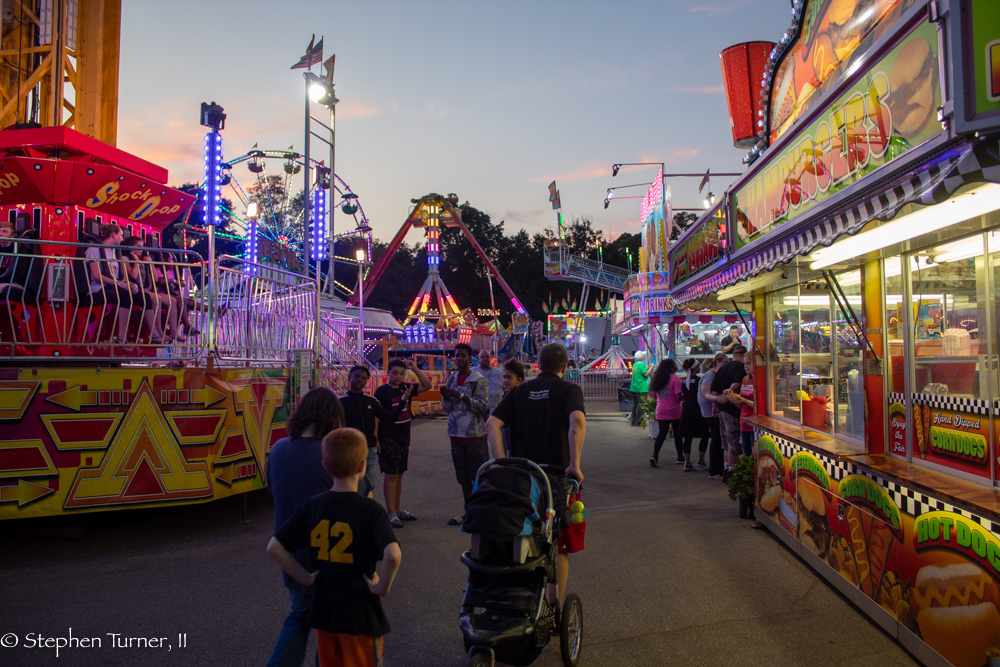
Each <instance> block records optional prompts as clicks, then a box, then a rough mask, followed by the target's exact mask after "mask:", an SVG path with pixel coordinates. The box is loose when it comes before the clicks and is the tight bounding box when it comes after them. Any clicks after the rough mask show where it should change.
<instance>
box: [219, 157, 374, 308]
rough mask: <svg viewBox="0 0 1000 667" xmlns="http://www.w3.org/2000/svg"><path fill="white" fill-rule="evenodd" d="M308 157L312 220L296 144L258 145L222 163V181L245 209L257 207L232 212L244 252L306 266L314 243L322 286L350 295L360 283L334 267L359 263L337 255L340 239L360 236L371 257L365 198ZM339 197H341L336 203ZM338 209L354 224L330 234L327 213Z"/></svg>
mask: <svg viewBox="0 0 1000 667" xmlns="http://www.w3.org/2000/svg"><path fill="white" fill-rule="evenodd" d="M309 162H310V167H311V169H310V170H309V171H311V172H312V173H313V183H312V188H313V189H312V197H311V198H312V200H313V201H312V206H311V207H310V212H311V216H310V217H311V219H310V220H308V221H307V220H306V216H305V214H304V206H303V200H302V198H303V192H304V187H303V185H304V181H305V174H306V172H305V171H304V170H303V167H304V166H305V156H304V155H302V154H300V153H297V152H295V151H294V150H293V149H292V148H289V149H287V150H261V149H258V148H257V147H256V145H255V146H254V147H253V148H252V149H251V150H250V151H248V152H247V153H245V154H243V155H240V156H239V157H236V158H233V159H231V160H227V161H226V162H225V163H223V165H222V168H223V183H224V184H225V185H228V186H229V187H230V190H231V192H232V193H233V194H234V195H235V197H236V198H237V199H238V200H239V201H240V202H241V203H242V204H243V206H244V208H245V209H248V210H250V211H251V212H253V211H255V214H254V215H249V214H247V215H245V216H241V215H239V214H237V213H236V212H235V211H230V212H229V213H230V215H231V216H232V217H233V219H234V220H235V221H236V223H237V227H238V231H239V233H240V234H241V235H242V236H243V237H244V239H245V241H246V251H245V253H244V256H245V257H246V258H247V259H248V260H249V261H256V262H260V263H262V264H267V265H274V266H277V267H279V268H283V269H286V270H290V271H296V272H302V271H304V270H305V267H306V265H308V264H309V262H308V261H307V258H306V257H305V249H306V246H307V245H309V246H310V247H311V248H312V251H311V253H310V255H311V257H310V258H308V259H311V260H312V261H313V262H314V265H313V266H314V267H316V270H319V271H320V272H321V278H320V279H321V282H322V290H323V292H324V293H328V294H331V295H333V294H334V293H335V290H338V289H339V290H340V293H341V294H342V295H343V296H348V295H350V294H352V293H353V292H354V291H355V288H351V287H348V286H346V285H343V284H341V283H339V282H337V280H336V278H335V276H334V270H333V267H334V266H335V265H336V263H337V262H341V263H350V264H356V260H355V259H353V258H348V257H338V256H337V255H336V253H335V250H336V242H337V241H338V240H340V239H345V240H350V239H359V240H360V241H361V243H363V244H364V246H365V248H366V250H367V253H366V256H369V257H370V256H371V247H372V235H371V227H370V226H369V224H368V218H367V216H366V215H365V211H364V208H363V207H362V206H361V200H360V198H359V197H358V195H357V194H355V192H354V191H353V190H351V187H350V186H349V185H348V184H347V183H345V182H344V180H343V179H342V178H341V177H340V176H339V175H337V174H335V173H333V172H332V171H331V170H330V168H329V167H327V166H326V165H325V164H324V163H323V162H322V161H319V160H314V159H310V160H309ZM240 167H243V168H244V169H240ZM337 198H339V201H338V202H337V203H336V204H334V202H333V200H334V199H337ZM252 205H255V206H252ZM338 209H339V210H340V211H341V212H342V213H343V214H345V215H347V216H350V217H351V219H352V220H353V225H352V226H350V227H349V228H348V229H347V230H346V231H343V232H340V233H339V234H336V235H335V236H331V235H330V234H329V233H328V231H327V228H326V215H327V214H328V215H329V216H330V218H331V219H332V217H333V215H334V211H335V210H338ZM314 221H319V222H314ZM307 236H308V238H309V240H310V243H309V244H307V243H306V238H307ZM324 265H325V272H324V270H323V268H322V267H323V266H324Z"/></svg>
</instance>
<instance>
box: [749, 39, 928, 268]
mask: <svg viewBox="0 0 1000 667" xmlns="http://www.w3.org/2000/svg"><path fill="white" fill-rule="evenodd" d="M935 30H936V29H935V27H934V25H933V24H930V23H924V24H921V25H920V26H918V27H917V28H916V29H914V31H913V32H912V33H910V35H909V36H907V37H906V39H904V40H903V42H902V43H900V44H899V45H898V46H897V47H896V48H895V49H893V50H892V51H891V52H890V53H889V54H888V55H887V56H886V57H885V58H883V59H882V60H881V61H879V62H878V63H877V64H876V65H875V66H874V67H872V69H871V70H870V71H869V72H868V73H867V74H866V75H865V76H864V77H862V78H861V79H860V80H859V81H857V82H856V83H855V84H854V86H852V87H851V88H850V89H849V90H848V91H847V92H845V93H844V94H843V95H842V96H841V97H840V98H839V99H837V100H836V101H834V102H833V104H831V105H830V107H829V109H828V110H827V112H826V113H825V114H823V115H821V116H820V117H819V118H817V119H816V120H814V121H813V122H812V124H810V125H809V126H807V127H805V128H803V129H802V130H801V131H800V132H799V133H798V134H797V135H796V136H795V137H794V138H793V139H792V140H791V141H790V142H789V143H788V144H787V145H785V147H784V148H783V149H782V150H781V152H779V153H777V154H776V155H774V156H772V157H771V158H770V159H769V160H768V161H767V162H765V164H764V165H763V166H762V168H761V169H758V170H757V173H756V175H755V177H754V178H753V179H752V180H751V181H750V182H748V183H747V184H746V185H745V186H744V187H742V188H741V189H740V190H739V191H738V192H737V193H736V197H735V202H734V204H735V212H736V216H735V217H736V220H735V227H736V230H735V231H736V234H735V246H736V247H735V249H736V250H739V249H740V248H742V247H745V246H747V245H749V244H750V243H753V242H754V241H756V240H758V239H760V238H762V237H764V236H766V235H767V234H769V233H770V232H772V231H774V230H775V229H777V228H778V227H780V226H782V225H784V224H787V223H788V222H790V221H791V220H793V219H794V218H795V217H797V216H799V215H801V214H802V213H805V212H806V211H808V210H809V209H811V208H813V207H814V206H816V205H817V204H819V203H820V202H822V201H824V200H826V199H828V198H829V197H831V196H833V195H835V194H836V193H838V192H840V191H841V190H843V189H845V188H847V187H849V186H851V185H853V184H854V183H857V182H858V181H860V180H862V179H863V178H864V177H865V176H867V175H868V174H869V173H871V172H872V171H874V170H876V169H878V168H879V167H881V166H882V165H884V164H886V163H888V162H890V161H891V160H893V159H895V158H897V157H899V156H900V155H903V154H904V153H906V152H908V151H910V150H912V149H913V148H914V147H915V146H917V145H919V144H920V143H922V142H923V141H925V140H926V139H928V138H930V137H931V136H933V135H934V134H935V133H937V132H938V131H939V130H940V126H939V125H937V123H935V122H934V113H933V112H934V110H935V109H936V108H937V107H938V106H939V105H940V100H941V91H940V82H939V81H938V77H937V72H938V53H937V34H936V31H935Z"/></svg>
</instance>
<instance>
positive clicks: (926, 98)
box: [887, 37, 937, 140]
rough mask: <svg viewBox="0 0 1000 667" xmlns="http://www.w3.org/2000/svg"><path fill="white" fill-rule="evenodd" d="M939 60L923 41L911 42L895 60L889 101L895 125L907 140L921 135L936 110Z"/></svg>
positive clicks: (897, 130) (891, 74) (890, 82)
mask: <svg viewBox="0 0 1000 667" xmlns="http://www.w3.org/2000/svg"><path fill="white" fill-rule="evenodd" d="M936 76H937V57H936V56H935V54H934V52H933V51H932V50H931V46H930V44H928V43H927V40H926V39H923V38H922V37H918V38H914V39H911V40H910V41H909V42H908V43H907V44H906V45H905V46H904V47H903V48H902V49H900V50H899V54H898V55H897V56H896V62H894V63H893V65H892V71H891V72H890V73H889V90H890V91H891V92H890V93H889V95H888V97H887V99H888V102H889V112H890V113H891V114H892V124H893V127H894V128H895V130H896V132H897V133H899V134H900V135H902V136H903V138H904V139H907V140H911V139H913V138H914V137H916V136H917V135H918V134H920V131H921V130H923V129H924V126H926V125H927V122H928V121H929V120H930V119H931V116H932V115H933V114H932V111H933V110H934V79H935V77H936Z"/></svg>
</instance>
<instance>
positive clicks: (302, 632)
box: [267, 387, 369, 665]
mask: <svg viewBox="0 0 1000 667" xmlns="http://www.w3.org/2000/svg"><path fill="white" fill-rule="evenodd" d="M343 425H344V409H343V408H342V407H341V405H340V400H339V399H338V398H337V395H336V394H334V393H333V392H332V391H330V390H329V389H327V388H326V387H317V388H316V389H312V390H310V391H309V393H307V394H306V395H305V396H303V397H302V398H300V399H299V402H298V405H296V406H295V412H293V413H292V416H291V417H289V419H288V437H287V438H282V439H281V440H279V441H278V442H276V443H275V444H274V447H273V448H272V449H271V454H270V456H269V457H268V461H267V485H268V487H269V488H270V489H271V495H272V496H273V497H274V530H275V532H277V531H278V529H279V528H281V526H282V525H284V523H285V521H287V520H288V518H289V517H290V516H291V515H292V513H293V512H295V510H296V509H297V508H298V506H299V505H301V504H302V503H303V502H304V501H306V500H308V499H309V498H311V497H312V496H315V495H316V494H319V493H323V492H325V491H329V490H330V489H331V488H332V487H333V478H332V477H331V476H330V473H328V472H327V471H326V469H325V468H324V467H323V452H322V449H321V444H320V443H321V442H322V441H323V438H324V437H325V436H326V434H327V433H329V432H330V431H332V430H334V429H337V428H340V427H342V426H343ZM362 484H364V482H363V481H362ZM358 491H359V493H360V492H361V491H362V489H361V488H360V486H359V488H358ZM368 491H369V489H367V488H365V489H364V493H363V494H362V495H368ZM295 558H296V560H298V561H299V563H301V564H302V565H304V566H307V567H308V563H309V552H308V550H302V551H300V552H298V553H296V554H295ZM282 576H283V577H284V578H285V587H286V588H288V594H289V595H290V596H291V598H292V610H291V611H290V612H289V614H288V617H287V618H286V619H285V625H284V627H283V628H282V629H281V635H280V636H279V637H278V643H277V644H276V645H275V647H274V652H273V653H272V654H271V659H270V660H269V661H268V662H267V664H268V665H301V664H302V662H303V660H305V655H306V644H307V642H308V641H309V632H310V628H309V623H308V618H309V607H310V606H311V605H312V591H311V590H310V589H308V588H306V587H304V586H302V585H301V584H299V583H298V582H296V581H295V580H294V579H292V578H291V577H289V576H288V575H287V574H283V575H282Z"/></svg>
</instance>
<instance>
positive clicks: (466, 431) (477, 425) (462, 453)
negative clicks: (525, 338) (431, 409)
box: [441, 343, 490, 526]
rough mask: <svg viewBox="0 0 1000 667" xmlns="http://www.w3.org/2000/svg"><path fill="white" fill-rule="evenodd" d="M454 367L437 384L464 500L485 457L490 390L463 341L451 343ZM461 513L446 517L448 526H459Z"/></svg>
mask: <svg viewBox="0 0 1000 667" xmlns="http://www.w3.org/2000/svg"><path fill="white" fill-rule="evenodd" d="M454 360H455V367H456V368H457V369H458V370H456V371H455V372H454V373H452V374H451V375H450V376H448V384H447V385H446V386H444V387H442V388H441V406H442V407H443V408H444V411H445V412H447V413H448V437H449V438H450V439H451V461H452V463H453V464H454V466H455V477H456V478H457V479H458V483H459V484H461V485H462V497H463V498H464V499H465V500H466V501H468V500H469V494H471V493H472V484H473V482H474V481H475V480H476V472H478V470H479V467H480V466H481V465H483V463H484V462H485V461H486V418H487V417H489V415H490V390H489V385H488V384H487V383H486V378H484V377H483V376H482V375H481V374H480V373H478V372H476V371H474V370H472V368H471V367H470V364H471V363H472V347H471V346H469V345H466V344H465V343H459V344H458V345H456V346H455V356H454ZM463 521H465V514H464V513H462V514H459V515H458V516H456V517H454V518H451V519H449V520H448V525H449V526H459V525H461V524H462V522H463Z"/></svg>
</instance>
